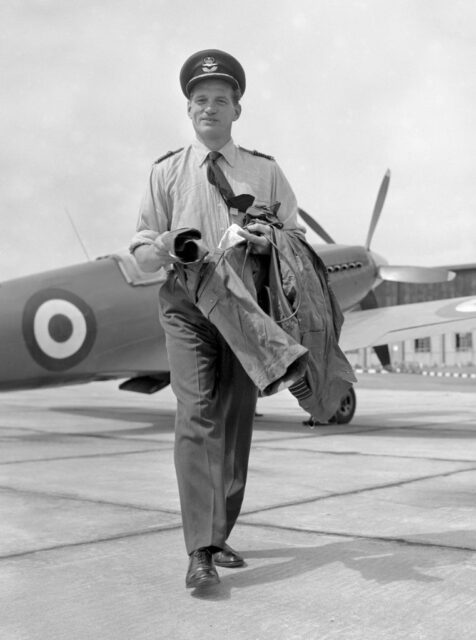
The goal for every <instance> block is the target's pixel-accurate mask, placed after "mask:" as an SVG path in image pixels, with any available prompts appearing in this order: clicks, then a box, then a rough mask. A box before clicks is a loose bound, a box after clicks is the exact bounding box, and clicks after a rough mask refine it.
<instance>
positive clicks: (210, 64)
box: [202, 56, 218, 73]
mask: <svg viewBox="0 0 476 640" xmlns="http://www.w3.org/2000/svg"><path fill="white" fill-rule="evenodd" d="M217 69H218V65H217V61H216V60H215V58H213V57H212V56H207V57H206V58H203V62H202V71H204V72H205V73H213V72H214V71H216V70H217Z"/></svg>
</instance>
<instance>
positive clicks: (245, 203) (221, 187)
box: [207, 151, 254, 211]
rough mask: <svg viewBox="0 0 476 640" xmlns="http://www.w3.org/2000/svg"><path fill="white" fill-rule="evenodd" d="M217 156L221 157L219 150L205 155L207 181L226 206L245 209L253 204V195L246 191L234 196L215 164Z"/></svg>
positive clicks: (240, 209) (223, 175)
mask: <svg viewBox="0 0 476 640" xmlns="http://www.w3.org/2000/svg"><path fill="white" fill-rule="evenodd" d="M218 158H221V153H220V152H219V151H210V153H209V154H208V156H207V178H208V182H210V184H212V185H213V186H214V187H216V188H217V189H218V191H219V192H220V193H221V196H222V198H223V200H224V201H225V202H226V204H227V206H228V207H233V208H235V209H238V210H239V211H246V210H247V209H248V207H250V206H251V205H252V204H253V202H254V197H253V196H250V195H248V194H246V193H244V194H242V195H239V196H235V194H234V193H233V189H232V188H231V186H230V183H229V182H228V180H227V179H226V177H225V174H224V173H223V171H222V170H221V169H220V167H219V166H218V164H217V162H218Z"/></svg>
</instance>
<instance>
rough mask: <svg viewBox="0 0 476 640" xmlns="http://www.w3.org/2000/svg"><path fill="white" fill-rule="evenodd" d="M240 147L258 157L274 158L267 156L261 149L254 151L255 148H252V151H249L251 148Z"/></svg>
mask: <svg viewBox="0 0 476 640" xmlns="http://www.w3.org/2000/svg"><path fill="white" fill-rule="evenodd" d="M240 149H242V150H243V151H246V152H247V153H251V154H252V155H253V156H258V157H259V158H266V160H274V158H273V156H268V155H267V154H266V153H261V151H256V149H254V150H253V151H251V149H245V147H240Z"/></svg>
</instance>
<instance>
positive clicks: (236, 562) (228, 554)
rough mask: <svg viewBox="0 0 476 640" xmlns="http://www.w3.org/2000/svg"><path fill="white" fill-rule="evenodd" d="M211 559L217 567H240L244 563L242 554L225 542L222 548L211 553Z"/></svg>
mask: <svg viewBox="0 0 476 640" xmlns="http://www.w3.org/2000/svg"><path fill="white" fill-rule="evenodd" d="M213 560H214V562H215V564H216V565H218V566H219V567H228V568H231V569H232V568H234V567H242V566H243V565H244V564H245V561H244V559H243V556H240V554H239V553H238V552H237V551H234V550H233V549H232V548H231V547H230V546H228V545H227V544H225V546H224V547H223V549H221V550H220V551H217V552H216V553H214V554H213Z"/></svg>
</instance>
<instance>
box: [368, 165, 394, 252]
mask: <svg viewBox="0 0 476 640" xmlns="http://www.w3.org/2000/svg"><path fill="white" fill-rule="evenodd" d="M389 182H390V169H387V173H386V174H385V175H384V177H383V180H382V184H381V185H380V189H379V191H378V194H377V200H376V201H375V206H374V211H373V213H372V219H371V221H370V227H369V232H368V234H367V241H366V242H365V248H366V249H369V248H370V243H371V242H372V238H373V235H374V231H375V227H376V226H377V222H378V220H379V218H380V214H381V213H382V209H383V205H384V202H385V198H386V196H387V191H388V185H389Z"/></svg>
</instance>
